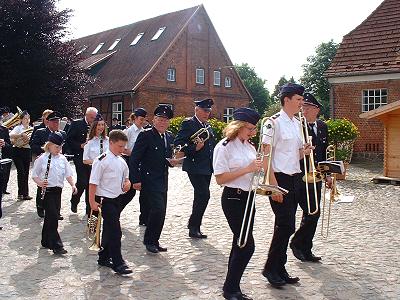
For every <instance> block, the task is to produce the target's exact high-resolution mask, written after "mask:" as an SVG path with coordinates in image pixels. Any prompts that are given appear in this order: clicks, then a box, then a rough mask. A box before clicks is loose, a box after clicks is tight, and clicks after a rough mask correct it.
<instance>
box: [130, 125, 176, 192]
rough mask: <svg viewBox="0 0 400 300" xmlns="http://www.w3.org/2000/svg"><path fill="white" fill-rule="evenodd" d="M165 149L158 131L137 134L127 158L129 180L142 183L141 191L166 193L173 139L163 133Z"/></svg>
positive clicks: (167, 133)
mask: <svg viewBox="0 0 400 300" xmlns="http://www.w3.org/2000/svg"><path fill="white" fill-rule="evenodd" d="M165 135H166V138H167V149H165V143H164V141H163V140H162V139H161V136H160V134H159V133H158V131H157V130H156V129H155V128H154V127H153V128H151V129H147V130H145V131H142V132H141V133H139V135H138V138H137V140H136V143H135V146H134V147H133V149H132V154H131V156H130V158H129V179H130V181H131V182H132V183H138V182H141V183H142V190H144V191H153V192H166V191H167V190H168V167H170V164H169V163H168V161H167V160H166V158H171V156H172V147H171V144H172V143H173V141H174V137H173V136H172V134H171V133H170V132H165Z"/></svg>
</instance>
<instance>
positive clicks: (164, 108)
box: [154, 104, 174, 119]
mask: <svg viewBox="0 0 400 300" xmlns="http://www.w3.org/2000/svg"><path fill="white" fill-rule="evenodd" d="M154 115H155V116H157V117H165V118H168V119H172V118H173V117H174V113H173V112H172V109H171V107H170V106H169V105H165V104H159V105H158V106H157V108H156V109H155V111H154Z"/></svg>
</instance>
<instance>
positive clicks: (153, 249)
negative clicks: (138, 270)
mask: <svg viewBox="0 0 400 300" xmlns="http://www.w3.org/2000/svg"><path fill="white" fill-rule="evenodd" d="M146 250H147V252H150V253H154V254H156V253H158V252H159V251H158V247H157V246H156V245H146Z"/></svg>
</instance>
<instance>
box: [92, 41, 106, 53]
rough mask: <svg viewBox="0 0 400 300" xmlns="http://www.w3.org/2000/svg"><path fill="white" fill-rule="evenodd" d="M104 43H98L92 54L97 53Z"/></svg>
mask: <svg viewBox="0 0 400 300" xmlns="http://www.w3.org/2000/svg"><path fill="white" fill-rule="evenodd" d="M103 45H104V43H100V44H98V45H97V47H96V49H94V51H93V52H92V54H96V53H97V52H99V50H100V49H101V47H103Z"/></svg>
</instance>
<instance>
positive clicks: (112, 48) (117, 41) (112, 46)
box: [107, 39, 121, 51]
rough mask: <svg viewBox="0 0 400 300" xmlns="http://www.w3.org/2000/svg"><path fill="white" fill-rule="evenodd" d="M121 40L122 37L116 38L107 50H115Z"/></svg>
mask: <svg viewBox="0 0 400 300" xmlns="http://www.w3.org/2000/svg"><path fill="white" fill-rule="evenodd" d="M120 40H121V39H116V40H115V41H114V43H112V45H111V46H110V48H108V50H107V51H111V50H114V48H115V47H116V46H117V44H118V43H119V41H120Z"/></svg>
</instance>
